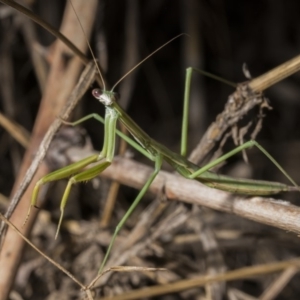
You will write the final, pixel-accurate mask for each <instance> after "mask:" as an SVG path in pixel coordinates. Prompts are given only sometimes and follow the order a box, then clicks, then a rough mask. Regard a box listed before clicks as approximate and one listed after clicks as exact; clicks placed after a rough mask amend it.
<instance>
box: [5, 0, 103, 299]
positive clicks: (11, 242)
mask: <svg viewBox="0 0 300 300" xmlns="http://www.w3.org/2000/svg"><path fill="white" fill-rule="evenodd" d="M96 4H97V1H89V5H86V1H82V0H77V1H73V5H74V6H75V7H76V10H77V11H80V14H81V17H82V19H81V22H82V24H83V27H84V28H85V32H86V34H87V35H89V32H90V29H91V27H92V24H93V19H94V17H95V12H96ZM61 31H62V32H63V34H65V35H66V36H68V38H69V39H70V40H75V41H76V43H77V46H78V47H79V48H81V49H85V48H86V40H85V38H84V36H83V35H82V38H81V35H80V34H79V32H80V31H81V29H80V28H79V25H78V20H77V19H76V16H75V15H74V11H73V10H72V9H71V7H70V6H69V5H68V6H67V8H66V12H65V16H64V20H63V23H62V26H61ZM66 54H67V55H68V56H71V55H72V53H70V50H69V49H68V48H66V46H65V45H63V44H62V43H61V42H57V43H56V44H55V47H54V51H53V63H52V65H51V70H50V73H49V77H48V82H47V88H46V90H45V95H44V96H43V99H42V102H41V106H40V110H39V114H38V117H37V120H36V123H35V127H34V131H33V134H32V140H31V145H30V147H29V148H28V150H27V152H26V155H25V158H24V161H23V164H22V168H21V170H20V172H19V177H18V179H17V181H16V184H15V186H14V191H13V193H15V191H16V189H17V188H18V186H19V184H20V182H21V180H22V179H23V177H24V174H25V172H26V170H27V168H28V167H29V165H30V163H31V160H32V157H33V155H34V154H35V152H36V149H37V148H38V146H39V144H40V142H41V139H42V138H43V136H44V135H45V133H46V132H47V129H48V128H49V126H50V125H51V124H52V122H53V121H54V119H55V118H56V117H57V116H59V115H60V112H61V110H62V108H63V106H64V104H65V102H66V101H67V99H68V96H69V95H70V93H71V91H72V90H73V89H74V86H75V84H76V82H77V80H78V76H79V72H80V71H81V66H82V64H81V62H80V60H79V59H78V58H77V57H72V58H71V59H70V60H69V61H68V62H66V61H64V58H65V57H66ZM48 171H49V170H48V168H47V167H46V165H45V164H42V166H41V167H40V169H39V171H38V173H37V174H36V177H35V179H34V180H33V182H36V178H40V177H41V176H44V175H45V174H47V173H48ZM32 188H33V185H30V186H29V188H28V189H27V191H26V193H25V194H24V197H23V198H22V201H21V202H20V203H19V205H18V207H17V209H16V210H15V212H14V214H13V215H12V218H11V222H12V223H13V224H14V225H15V226H16V227H17V228H19V229H20V228H21V225H22V222H23V221H24V218H25V217H26V213H27V210H28V205H29V203H30V197H31V194H32ZM35 215H36V212H33V213H32V215H31V217H30V220H29V221H28V224H26V226H25V227H24V228H21V232H22V233H23V234H24V235H25V236H28V234H29V232H30V229H31V227H32V225H33V223H34V219H35ZM23 247H24V241H23V240H22V239H21V238H20V237H19V236H18V235H17V234H16V233H15V232H14V231H12V230H10V229H9V230H8V232H7V236H6V238H5V240H4V243H3V247H2V251H1V254H0V269H1V270H5V272H1V278H0V290H1V293H0V300H2V299H7V297H8V294H9V291H10V288H11V285H12V283H13V280H14V277H15V274H16V271H17V267H18V264H19V261H20V259H21V255H22V250H23Z"/></svg>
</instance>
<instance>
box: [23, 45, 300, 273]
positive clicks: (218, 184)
mask: <svg viewBox="0 0 300 300" xmlns="http://www.w3.org/2000/svg"><path fill="white" fill-rule="evenodd" d="M172 40H173V39H172ZM172 40H171V41H172ZM171 41H169V42H171ZM169 42H168V43H169ZM166 44H167V43H166ZM166 44H165V45H166ZM165 45H163V46H161V47H160V48H158V49H157V50H156V51H154V52H153V53H152V54H151V55H153V54H154V53H155V52H157V51H159V50H160V49H161V48H162V47H164V46H165ZM148 58H149V56H147V57H146V58H145V59H143V60H142V61H141V62H140V63H139V64H138V65H136V66H135V67H134V68H133V69H131V70H130V71H129V72H128V73H126V74H125V75H124V76H123V77H122V78H121V79H120V80H119V81H117V83H116V84H115V85H114V86H113V88H112V89H111V90H109V91H108V90H106V89H105V83H104V80H103V78H102V74H101V72H100V70H99V69H98V71H99V74H100V76H101V78H102V82H103V86H104V89H103V90H100V89H94V90H93V91H92V94H93V96H94V98H96V99H97V100H98V101H99V102H100V103H101V104H102V105H104V106H105V117H104V118H102V117H101V116H100V115H97V114H90V115H88V116H86V117H84V118H82V119H80V120H78V121H76V122H73V123H68V122H66V123H67V124H70V125H73V126H75V125H77V124H79V123H82V122H84V121H86V120H88V119H91V118H94V119H96V120H98V121H100V122H101V123H103V124H104V142H103V148H102V151H101V152H100V153H99V154H95V155H91V156H89V157H87V158H84V159H82V160H80V161H78V162H75V163H73V164H71V165H69V166H66V167H64V168H62V169H59V170H56V171H54V172H52V173H50V174H48V175H46V176H44V177H42V178H41V179H40V180H39V181H38V182H37V183H36V184H35V187H34V190H33V194H32V200H31V204H30V208H31V207H33V206H36V202H37V196H38V193H39V190H40V187H41V186H42V185H43V184H45V183H48V182H52V181H56V180H60V179H64V178H69V181H68V184H67V187H66V189H65V191H64V194H63V196H62V200H61V204H60V211H61V215H60V219H59V223H58V228H57V232H56V237H57V235H58V232H59V229H60V226H61V223H62V220H63V215H64V208H65V206H66V203H67V200H68V197H69V194H70V191H71V188H72V186H73V185H74V184H76V183H79V182H85V181H88V180H91V179H93V178H95V177H96V176H98V175H99V174H101V173H102V172H103V171H104V170H105V169H106V168H108V167H109V166H110V165H111V163H112V161H113V158H114V152H115V143H116V135H119V136H120V137H121V138H123V139H124V140H125V141H126V142H127V143H129V144H130V145H131V146H132V147H134V148H135V149H136V150H138V151H139V152H141V153H142V154H143V155H144V156H145V157H147V158H148V159H149V160H151V161H153V162H154V166H155V167H154V171H153V172H152V174H151V175H150V176H149V178H148V180H147V181H146V182H145V184H144V186H143V187H142V189H141V190H140V192H139V193H138V195H137V197H136V198H135V200H134V201H133V203H132V204H131V206H130V208H129V209H128V211H127V212H126V213H125V215H124V216H123V218H122V219H121V220H120V222H119V224H118V225H117V227H116V229H115V231H114V234H113V236H112V238H111V241H110V244H109V246H108V249H107V251H106V254H105V257H104V259H103V261H102V263H101V266H100V269H99V274H100V273H102V271H103V269H104V267H105V264H106V262H107V259H108V257H109V254H110V252H111V249H112V247H113V245H114V241H115V239H116V237H117V235H118V233H119V231H120V230H121V228H122V227H123V225H124V224H125V222H126V221H127V219H128V218H129V217H130V215H131V214H132V212H133V211H134V209H135V208H136V206H137V205H138V204H139V202H140V201H141V199H142V198H143V196H144V195H145V193H146V192H147V190H148V188H149V187H150V185H151V183H152V182H153V181H154V179H155V177H156V176H157V174H158V173H159V171H160V170H161V166H162V162H163V161H166V162H167V163H168V164H169V165H170V166H172V167H173V168H174V169H175V170H176V171H177V172H178V173H179V174H180V175H181V176H183V177H185V178H188V179H191V180H197V181H200V182H201V183H203V184H205V185H207V186H209V187H212V188H216V189H220V190H225V191H228V192H231V193H237V194H244V195H252V196H255V195H272V194H276V193H279V192H283V191H292V190H299V187H298V185H297V184H296V182H295V181H294V180H293V179H292V178H291V177H290V176H289V175H288V174H287V172H286V171H285V170H284V169H283V168H282V167H281V166H280V165H279V163H278V162H277V161H276V160H275V159H274V158H273V157H272V156H271V155H270V154H269V153H268V152H267V151H266V150H265V149H264V148H263V147H262V146H261V145H260V144H259V143H257V142H256V141H254V140H250V141H248V142H246V143H244V144H242V145H240V146H239V147H237V148H235V149H234V150H232V151H230V152H228V153H227V154H225V155H223V156H221V157H220V158H218V159H216V160H214V161H212V162H211V163H208V164H207V165H205V166H204V167H201V168H199V166H197V165H195V164H194V163H192V162H190V161H189V160H188V159H187V158H186V157H185V153H186V145H185V143H182V144H181V152H180V154H177V153H175V152H173V151H171V150H169V149H168V148H167V147H165V146H164V145H162V144H160V143H159V142H157V141H155V140H154V139H152V138H151V137H150V136H149V135H148V134H147V133H146V132H145V131H143V130H142V129H141V128H140V127H139V126H138V125H137V124H136V123H135V121H134V120H133V119H132V118H131V117H130V116H129V115H128V114H127V113H126V112H125V111H124V110H123V109H122V107H121V106H120V105H119V104H118V103H117V97H116V94H115V93H114V89H115V87H116V86H117V85H118V84H119V82H120V81H122V80H123V79H124V78H125V77H126V76H127V75H128V74H129V73H130V72H132V71H133V70H134V69H135V68H137V67H138V66H139V65H140V64H141V63H143V62H144V61H145V60H146V59H148ZM192 72H193V69H192V68H188V69H187V75H186V82H185V93H184V106H183V128H184V129H183V130H182V137H181V138H182V140H183V141H186V137H187V122H188V107H189V96H190V95H189V91H190V84H191V77H192ZM117 121H120V122H121V123H122V124H123V125H124V126H125V127H126V129H127V130H128V132H129V133H130V135H131V136H132V137H133V139H131V138H129V137H127V136H126V135H124V134H123V133H122V132H120V131H118V130H117V129H116V126H117ZM254 146H255V147H257V148H258V149H259V150H260V151H261V152H262V153H264V154H265V156H266V157H268V158H269V160H270V161H271V162H272V163H273V164H274V165H275V166H276V167H277V168H278V169H279V170H280V171H281V172H282V173H283V174H284V176H285V177H286V178H287V179H288V180H289V181H290V182H291V183H292V184H293V187H292V186H289V185H286V184H283V183H279V182H268V181H261V180H251V179H236V178H232V177H229V176H225V175H219V174H215V173H213V172H211V171H209V170H210V169H211V168H213V167H215V166H217V165H218V164H220V163H222V162H224V161H225V160H226V159H228V158H230V157H231V156H234V155H235V154H237V153H239V152H241V151H243V150H245V149H248V148H251V147H254ZM91 164H93V166H91V167H90V168H87V167H89V166H90V165H91ZM86 168H87V169H86ZM30 208H29V211H28V216H29V214H30Z"/></svg>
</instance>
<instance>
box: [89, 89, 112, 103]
mask: <svg viewBox="0 0 300 300" xmlns="http://www.w3.org/2000/svg"><path fill="white" fill-rule="evenodd" d="M92 95H93V96H94V97H95V98H96V99H98V100H99V101H100V102H101V103H102V104H103V105H105V106H110V105H112V103H113V102H115V101H116V96H115V93H114V92H109V91H102V90H100V89H93V91H92Z"/></svg>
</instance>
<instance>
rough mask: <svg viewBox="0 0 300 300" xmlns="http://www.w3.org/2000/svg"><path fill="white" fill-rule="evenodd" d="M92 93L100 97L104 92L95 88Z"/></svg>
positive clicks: (97, 97)
mask: <svg viewBox="0 0 300 300" xmlns="http://www.w3.org/2000/svg"><path fill="white" fill-rule="evenodd" d="M92 95H93V96H94V97H95V98H96V99H99V100H100V98H101V95H102V92H101V90H100V89H93V90H92Z"/></svg>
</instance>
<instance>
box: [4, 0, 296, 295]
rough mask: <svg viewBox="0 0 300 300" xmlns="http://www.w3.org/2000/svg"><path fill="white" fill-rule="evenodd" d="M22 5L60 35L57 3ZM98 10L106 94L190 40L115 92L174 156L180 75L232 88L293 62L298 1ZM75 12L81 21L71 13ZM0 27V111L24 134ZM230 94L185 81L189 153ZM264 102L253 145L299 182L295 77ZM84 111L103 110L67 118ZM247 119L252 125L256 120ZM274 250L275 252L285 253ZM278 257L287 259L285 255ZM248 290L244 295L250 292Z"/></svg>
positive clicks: (24, 114)
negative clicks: (8, 93) (4, 80)
mask: <svg viewBox="0 0 300 300" xmlns="http://www.w3.org/2000/svg"><path fill="white" fill-rule="evenodd" d="M31 4H32V6H31V8H32V10H33V11H34V12H35V13H36V14H38V15H39V16H41V17H43V18H44V19H45V20H47V21H48V22H49V23H51V24H52V25H53V26H55V27H57V28H58V27H59V25H60V19H61V17H62V15H63V11H64V4H65V3H64V1H60V0H58V1H55V0H51V1H44V0H42V1H31ZM87 5H88V1H87ZM98 10H99V12H98V14H97V16H98V17H97V20H96V22H95V26H94V31H93V36H92V39H91V45H92V48H93V49H94V52H95V55H96V56H97V58H99V60H100V62H101V63H102V65H103V69H104V70H105V78H106V79H107V81H108V83H109V85H110V86H112V85H114V83H115V82H116V81H117V80H118V79H119V78H120V77H121V76H123V74H125V73H126V72H127V71H128V70H129V69H130V68H131V67H132V66H133V65H135V63H137V62H139V61H140V60H141V59H142V58H144V57H146V56H147V55H148V54H149V53H151V52H152V51H154V50H155V49H157V48H158V47H160V46H161V45H163V44H164V43H166V42H167V41H168V40H170V39H171V38H173V37H174V36H176V35H178V34H181V33H186V34H188V35H189V36H188V37H187V36H181V37H179V38H178V39H176V40H175V41H174V42H172V43H170V44H169V45H167V46H166V47H165V48H163V49H162V50H161V51H159V52H158V53H156V54H155V55H154V56H152V57H151V58H150V59H149V60H148V61H147V62H145V63H144V64H143V65H142V66H140V67H139V68H138V69H137V70H135V71H134V72H133V73H132V74H131V75H130V76H128V77H127V78H126V79H125V80H124V81H123V82H122V83H121V84H120V85H119V86H118V87H117V88H116V91H118V92H120V94H121V98H120V103H121V105H122V106H123V107H124V108H126V110H127V111H128V114H129V115H130V116H131V117H132V118H133V119H134V120H135V121H136V122H137V123H138V124H139V125H140V126H141V127H142V128H143V129H144V130H145V131H146V132H147V133H148V134H149V135H150V136H152V137H153V138H154V139H157V140H159V141H161V142H162V143H163V144H164V145H166V146H168V147H169V148H171V149H172V150H174V151H178V152H179V148H180V126H181V114H182V100H183V92H184V77H185V69H186V68H187V67H189V66H193V67H197V68H199V69H202V70H205V71H208V72H211V73H213V74H216V75H218V76H221V77H224V78H225V79H227V80H230V81H233V82H243V81H245V76H244V75H243V72H242V65H243V63H246V64H247V66H248V69H249V71H250V73H251V75H252V77H256V76H259V75H261V74H263V73H264V72H266V71H268V70H270V69H272V68H274V67H276V66H278V65H280V64H281V63H284V62H285V61H287V60H289V59H291V58H293V57H295V56H296V55H298V54H299V47H300V18H299V16H300V2H299V1H297V0H289V1H281V0H279V1H220V0H218V1H186V0H182V1H175V0H169V1H167V0H166V1H158V0H154V1H153V0H151V1H133V0H128V1H118V0H116V1H112V0H111V1H99V6H98ZM1 11H2V12H3V11H4V6H1ZM77 13H78V15H79V18H80V12H77ZM0 21H1V28H0V32H1V44H0V47H1V48H0V56H1V57H2V58H1V59H3V58H4V59H6V58H7V54H8V53H9V57H10V60H9V62H10V63H11V64H12V65H11V66H12V70H13V74H11V78H12V85H11V86H12V92H13V95H14V102H13V103H7V101H6V99H5V95H4V93H0V97H1V98H0V110H1V112H2V113H4V114H5V115H7V116H9V117H10V118H11V119H13V120H15V121H16V122H18V123H19V124H21V125H22V126H24V127H25V128H26V129H27V130H29V131H30V130H31V129H32V127H33V124H34V120H35V117H36V114H37V110H38V106H39V101H40V98H41V94H40V91H39V87H38V84H37V81H36V78H35V75H34V72H33V68H32V64H31V60H30V56H29V53H28V48H27V46H26V43H25V40H24V36H23V33H22V30H21V28H20V27H18V23H17V22H16V19H15V18H14V15H11V14H8V15H5V14H2V18H1V20H0ZM131 22H132V23H131ZM35 29H36V31H37V34H38V37H39V41H40V43H41V45H42V46H43V47H45V50H47V47H48V46H50V45H51V43H52V42H53V41H54V38H53V37H52V36H51V35H50V34H48V33H46V32H45V31H44V29H41V28H39V27H38V26H36V27H35ZM78 34H82V32H79V33H78ZM88 55H89V54H88ZM5 70H6V69H5V68H3V63H2V67H1V66H0V74H1V76H4V75H5ZM233 91H234V90H233V88H231V87H229V86H227V85H226V84H224V83H221V82H218V81H214V80H212V79H210V78H207V77H204V76H203V75H200V74H194V80H193V99H192V104H191V105H192V108H191V117H190V139H189V150H192V148H193V147H194V146H195V145H196V144H197V142H198V141H199V139H200V138H201V136H202V135H203V133H204V132H205V130H206V128H207V127H208V126H209V124H210V123H211V122H213V121H214V119H215V118H216V116H217V114H218V113H220V112H221V111H222V110H223V107H224V105H225V103H226V101H227V97H228V96H229V94H230V93H232V92H233ZM265 94H266V96H267V97H268V98H269V99H270V105H271V106H272V107H273V110H272V111H268V112H267V113H266V117H265V120H264V124H263V128H262V130H261V132H260V134H259V135H258V137H257V141H259V143H261V144H262V145H263V146H264V147H265V148H266V149H267V150H268V151H269V152H270V153H271V154H272V155H274V157H275V158H276V159H277V160H278V162H279V163H280V164H282V165H283V167H284V168H285V170H286V171H287V172H288V173H289V174H290V175H291V176H292V177H293V179H294V180H295V181H296V182H298V183H300V174H299V171H298V170H299V167H300V162H299V155H300V143H299V138H300V130H299V126H300V121H299V120H300V118H299V113H300V96H299V95H300V89H299V73H297V74H295V75H293V76H291V77H290V78H288V79H286V80H284V81H282V82H280V83H278V84H276V85H275V86H274V87H272V88H270V89H269V90H267V91H266V93H265ZM90 112H98V113H100V114H103V107H101V105H100V104H99V103H98V102H97V101H95V99H93V97H92V96H91V95H90V91H88V92H87V94H86V97H85V99H84V101H82V103H81V104H80V106H79V107H78V109H77V111H76V113H75V115H76V117H75V116H74V118H78V117H79V116H83V115H86V114H88V113H90ZM250 117H251V118H253V120H254V122H255V120H256V116H255V114H252V115H251V116H250ZM84 127H85V128H86V129H87V132H88V134H89V135H90V136H91V138H92V141H93V145H94V147H95V148H96V149H101V147H102V141H103V135H102V131H103V128H102V125H100V124H98V123H96V122H95V121H90V122H88V123H86V124H85V125H84ZM247 139H249V137H246V140H247ZM0 145H1V146H0V192H1V193H2V194H4V195H5V196H9V195H10V191H11V188H12V186H13V183H14V179H15V176H16V174H17V173H18V170H19V166H20V163H21V160H22V155H23V153H24V150H23V148H22V147H21V146H20V145H18V144H16V142H15V141H13V140H12V138H11V137H10V136H9V134H8V133H7V132H6V131H4V130H3V129H2V128H0ZM233 147H234V145H233V143H232V142H229V143H228V144H227V145H226V146H225V151H227V150H229V149H232V148H233ZM248 153H249V160H250V165H249V166H248V167H246V168H247V171H246V173H247V174H248V176H249V177H253V178H255V179H264V180H273V181H282V182H287V181H286V179H285V178H283V176H282V175H281V174H280V173H279V171H277V170H276V168H275V167H274V166H272V164H271V163H270V162H269V161H268V160H267V159H266V158H265V157H264V156H263V155H262V154H260V153H259V151H257V150H251V151H248ZM137 156H138V155H137ZM240 164H241V165H244V163H243V161H242V158H241V157H239V158H235V159H233V161H232V163H231V164H229V166H226V168H225V169H226V170H225V171H224V172H229V173H230V174H234V170H235V169H236V167H237V166H239V165H240ZM284 199H290V200H291V201H293V203H295V204H299V200H298V199H299V197H298V195H297V194H295V193H294V194H292V195H291V194H286V195H284ZM237 226H238V225H237ZM258 231H259V230H258ZM295 239H296V237H295ZM280 243H281V242H280V241H279V242H278V245H280V246H282V248H284V245H281V244H280ZM291 244H292V246H291V248H292V250H293V251H294V250H295V251H294V252H293V251H291V252H293V253H297V252H299V250H297V248H296V247H295V245H294V244H293V243H291ZM275 245H276V244H275ZM273 246H274V244H273ZM278 247H279V246H278ZM295 255H296V254H295ZM297 255H299V253H297ZM283 256H285V255H283ZM286 256H288V257H290V256H293V255H291V253H290V252H289V253H288V255H286ZM240 258H241V256H240ZM233 260H234V259H233ZM241 262H242V263H241ZM252 262H253V261H252ZM252 262H250V259H249V258H248V257H247V259H245V261H243V259H240V260H239V263H241V265H244V263H245V264H247V263H249V264H251V263H252ZM232 265H234V263H232ZM239 266H240V265H239ZM293 288H294V289H292V290H289V291H288V292H287V293H286V294H284V293H283V295H282V298H278V299H292V298H290V297H289V296H290V295H291V294H290V292H291V291H292V294H293V295H296V294H297V285H296V284H295V285H294V286H293ZM248 289H249V290H248V291H251V288H249V287H248ZM246 290H247V289H246ZM258 290H259V289H258ZM294 299H297V298H294Z"/></svg>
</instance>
